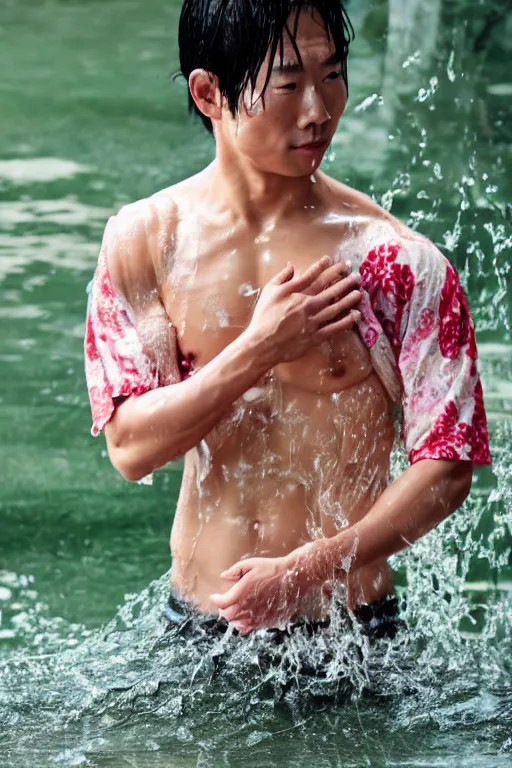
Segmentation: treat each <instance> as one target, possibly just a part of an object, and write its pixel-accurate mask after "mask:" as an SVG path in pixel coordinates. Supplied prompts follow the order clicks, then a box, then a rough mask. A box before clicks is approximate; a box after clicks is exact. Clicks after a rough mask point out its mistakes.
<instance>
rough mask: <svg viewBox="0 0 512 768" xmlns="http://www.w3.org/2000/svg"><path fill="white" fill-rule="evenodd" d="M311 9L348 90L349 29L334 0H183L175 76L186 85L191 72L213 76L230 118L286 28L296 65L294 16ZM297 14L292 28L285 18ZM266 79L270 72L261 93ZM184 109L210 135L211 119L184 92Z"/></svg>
mask: <svg viewBox="0 0 512 768" xmlns="http://www.w3.org/2000/svg"><path fill="white" fill-rule="evenodd" d="M303 9H308V10H315V11H317V12H318V14H319V15H320V16H321V18H322V20H323V23H324V25H325V29H326V32H327V35H328V37H329V39H330V40H332V41H333V43H334V46H335V49H336V56H337V58H338V60H339V63H340V64H341V66H342V77H343V80H344V82H345V85H346V87H347V90H348V79H347V57H348V48H349V44H350V42H351V41H352V40H353V39H354V29H353V27H352V24H351V23H350V20H349V18H348V16H347V12H346V10H345V8H344V6H343V4H342V2H341V1H340V0H185V1H184V3H183V7H182V10H181V17H180V24H179V36H178V39H179V49H180V66H181V73H182V75H183V76H184V77H185V79H186V80H187V82H188V78H189V76H190V73H191V72H193V70H194V69H205V70H206V71H207V72H211V73H212V74H213V75H216V76H217V78H218V80H219V88H220V91H221V93H222V95H223V96H224V97H225V98H226V101H227V104H228V107H229V109H230V111H231V114H232V115H233V117H235V116H236V114H237V111H238V106H239V103H240V97H241V95H242V93H243V92H244V91H245V89H246V87H247V86H248V85H250V86H251V88H252V89H253V90H254V88H255V86H256V78H257V76H258V72H259V71H260V69H261V66H262V64H263V61H264V60H265V56H266V55H267V51H269V50H270V61H271V62H273V61H274V58H275V56H276V53H277V50H278V48H279V50H280V56H281V58H282V56H283V34H284V32H285V30H286V32H287V33H288V35H289V36H290V40H291V43H292V45H293V48H294V50H295V54H296V56H297V59H298V61H299V63H300V64H302V61H301V57H300V53H299V50H298V47H297V43H296V40H295V37H296V35H297V25H298V19H299V14H300V12H301V11H302V10H303ZM295 11H296V12H297V15H296V19H295V28H294V29H290V28H289V25H288V22H289V19H290V15H291V14H292V13H293V12H295ZM269 79H270V68H269V72H268V74H267V79H266V82H265V86H264V88H263V92H264V91H265V88H266V87H267V85H268V81H269ZM189 110H190V111H191V112H195V113H196V114H197V115H199V117H200V118H201V120H202V121H203V123H204V125H205V126H206V128H207V129H208V130H209V131H210V133H213V126H212V122H211V120H210V119H209V118H208V117H206V115H203V114H202V112H201V111H200V110H199V109H198V108H197V106H196V105H195V103H194V100H193V99H192V96H191V95H190V92H189Z"/></svg>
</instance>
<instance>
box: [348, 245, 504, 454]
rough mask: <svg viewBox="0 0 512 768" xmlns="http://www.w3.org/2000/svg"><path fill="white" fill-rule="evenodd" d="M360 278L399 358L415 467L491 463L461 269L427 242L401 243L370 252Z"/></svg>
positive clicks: (405, 429) (408, 445)
mask: <svg viewBox="0 0 512 768" xmlns="http://www.w3.org/2000/svg"><path fill="white" fill-rule="evenodd" d="M360 272H361V276H362V287H363V288H364V289H365V290H366V291H367V292H368V295H369V297H370V301H371V305H372V309H373V312H374V315H375V316H376V318H377V319H378V321H379V323H380V325H381V329H382V333H383V334H384V335H385V337H386V338H387V340H388V342H389V345H390V347H391V349H392V350H393V353H394V358H395V361H396V367H397V371H396V374H397V377H398V380H399V381H400V382H401V386H402V406H403V425H402V437H403V439H404V442H405V445H406V448H407V450H408V453H409V460H410V462H411V463H415V462H416V461H420V460H421V459H447V460H451V461H460V460H466V461H472V462H473V463H475V464H489V463H490V461H491V457H490V452H489V435H488V430H487V420H486V416H485V409H484V403H483V394H482V385H481V382H480V378H479V375H478V370H477V367H476V362H475V361H476V359H477V348H476V340H475V329H474V325H473V320H472V318H471V313H470V309H469V305H468V301H467V298H466V295H465V293H464V291H463V289H462V286H461V284H460V281H459V277H458V275H457V272H456V271H455V269H454V268H453V267H452V266H451V264H450V263H449V262H448V261H447V260H446V259H445V258H444V256H443V255H442V254H441V253H440V252H439V251H438V250H437V249H436V248H435V247H434V246H433V245H432V244H431V243H429V242H428V241H427V240H423V239H416V240H412V239H411V240H409V239H406V238H402V239H400V240H399V241H398V242H396V241H393V242H391V243H384V244H380V245H378V246H377V247H374V248H372V249H371V250H370V251H369V252H368V254H367V256H366V257H365V258H364V259H363V261H362V263H361V266H360ZM362 335H363V338H364V339H365V341H367V336H366V334H362ZM372 342H373V344H372V345H371V346H373V345H374V344H375V341H374V340H373V338H372ZM367 346H368V347H370V345H369V344H368V343H367Z"/></svg>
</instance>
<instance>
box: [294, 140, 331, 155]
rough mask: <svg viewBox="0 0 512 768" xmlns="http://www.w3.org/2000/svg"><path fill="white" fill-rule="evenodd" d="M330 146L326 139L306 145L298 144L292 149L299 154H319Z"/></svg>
mask: <svg viewBox="0 0 512 768" xmlns="http://www.w3.org/2000/svg"><path fill="white" fill-rule="evenodd" d="M328 146H329V142H328V141H327V140H325V139H324V140H323V141H310V142H308V143H306V144H298V145H296V146H294V147H292V149H296V150H298V151H299V152H319V151H323V150H326V149H327V147H328Z"/></svg>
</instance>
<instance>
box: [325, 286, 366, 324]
mask: <svg viewBox="0 0 512 768" xmlns="http://www.w3.org/2000/svg"><path fill="white" fill-rule="evenodd" d="M361 298H362V295H361V292H360V291H352V292H351V293H349V294H348V296H343V297H342V298H341V299H340V300H339V301H336V302H335V303H334V304H331V305H330V306H329V307H326V308H325V309H322V311H321V312H318V314H317V315H315V316H314V321H315V322H316V323H318V328H322V327H323V326H324V325H326V324H327V323H330V322H331V320H334V319H335V318H338V319H341V318H340V317H339V315H341V314H343V313H344V312H348V311H349V310H350V309H355V308H356V307H357V305H358V304H359V302H360V301H361Z"/></svg>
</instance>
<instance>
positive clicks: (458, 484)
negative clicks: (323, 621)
mask: <svg viewBox="0 0 512 768" xmlns="http://www.w3.org/2000/svg"><path fill="white" fill-rule="evenodd" d="M472 475H473V465H472V463H471V462H470V461H443V460H431V459H425V460H423V461H419V462H418V463H417V464H413V465H412V466H410V467H409V468H408V469H407V470H406V471H405V472H404V473H403V474H402V475H400V476H399V477H398V478H397V479H396V480H394V481H393V482H392V483H391V484H390V485H389V486H388V487H387V488H386V490H385V491H384V493H382V495H381V496H379V498H378V499H377V501H376V502H375V504H374V505H373V507H372V508H371V509H370V510H369V512H368V513H367V514H366V515H365V517H364V518H363V519H362V520H361V521H360V522H358V523H356V524H354V525H352V526H351V527H350V528H346V529H345V530H343V531H342V532H341V533H339V534H338V535H337V536H334V537H332V538H324V539H318V540H317V541H314V542H312V543H310V544H306V545H305V546H304V547H301V548H300V549H297V550H295V551H294V552H291V553H290V555H289V556H288V558H285V559H287V560H288V562H287V563H286V568H287V570H290V569H293V568H295V569H296V570H299V572H302V573H303V578H304V581H305V582H309V583H310V584H314V583H317V584H318V583H323V582H325V581H329V580H330V579H332V578H336V576H337V577H338V578H340V577H343V576H346V574H347V572H349V571H354V570H357V569H359V568H363V567H365V566H367V565H371V564H372V563H374V562H377V561H382V560H386V559H387V558H388V557H391V555H394V554H396V553H397V552H400V551H401V550H402V549H405V548H406V547H407V546H410V545H412V544H413V543H414V542H415V541H417V540H418V539H419V538H421V537H422V536H424V535H425V534H426V533H428V532H429V531H430V530H432V529H433V528H435V527H436V526H437V525H438V524H439V523H441V522H442V521H443V520H445V519H446V518H447V517H448V516H449V515H451V514H452V512H454V511H455V510H456V509H458V508H459V507H460V506H461V504H462V503H463V502H464V500H465V499H466V497H467V496H468V494H469V492H470V490H471V480H472Z"/></svg>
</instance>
